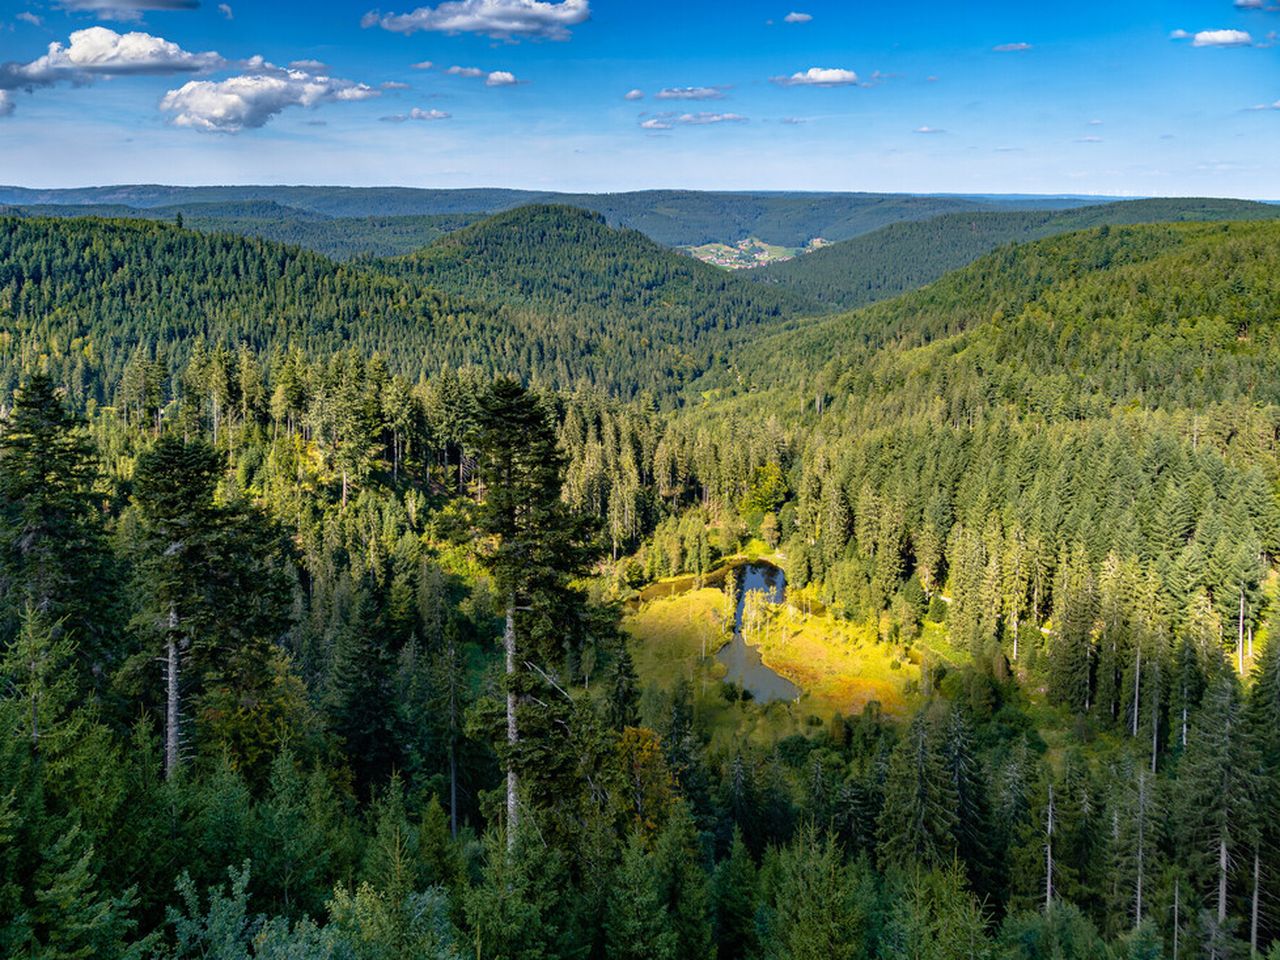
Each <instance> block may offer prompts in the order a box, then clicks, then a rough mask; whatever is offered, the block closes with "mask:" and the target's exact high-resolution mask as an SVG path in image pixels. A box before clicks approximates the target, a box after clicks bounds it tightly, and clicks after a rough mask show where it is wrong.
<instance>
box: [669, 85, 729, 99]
mask: <svg viewBox="0 0 1280 960" xmlns="http://www.w3.org/2000/svg"><path fill="white" fill-rule="evenodd" d="M653 96H654V99H655V100H723V99H724V91H723V90H721V89H720V88H719V87H666V88H664V89H662V90H659V91H658V92H657V93H655V94H654V95H653Z"/></svg>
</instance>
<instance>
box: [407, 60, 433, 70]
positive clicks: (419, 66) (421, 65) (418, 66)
mask: <svg viewBox="0 0 1280 960" xmlns="http://www.w3.org/2000/svg"><path fill="white" fill-rule="evenodd" d="M434 66H435V64H434V63H432V62H431V61H430V60H419V61H418V62H417V63H411V64H409V67H410V69H412V70H430V69H431V68H432V67H434Z"/></svg>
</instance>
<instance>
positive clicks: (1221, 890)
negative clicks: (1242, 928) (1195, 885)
mask: <svg viewBox="0 0 1280 960" xmlns="http://www.w3.org/2000/svg"><path fill="white" fill-rule="evenodd" d="M1226 921H1227V838H1226V837H1221V836H1220V837H1218V926H1222V924H1224V923H1226Z"/></svg>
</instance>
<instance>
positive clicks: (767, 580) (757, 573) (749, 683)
mask: <svg viewBox="0 0 1280 960" xmlns="http://www.w3.org/2000/svg"><path fill="white" fill-rule="evenodd" d="M729 575H730V576H733V577H735V578H736V579H737V587H738V591H737V592H738V608H737V610H735V611H734V619H733V639H732V640H731V641H729V643H727V644H725V645H724V646H723V647H721V648H720V650H719V651H718V652H717V653H716V659H717V660H719V661H720V662H721V663H723V664H724V665H725V667H726V669H727V671H728V672H727V674H726V677H725V679H727V680H728V681H730V682H731V683H736V684H740V685H741V686H742V689H744V690H748V691H750V693H751V696H752V697H753V698H754V699H756V700H758V701H760V702H761V703H768V702H769V701H771V700H794V699H796V697H798V696H799V695H800V689H799V688H798V687H797V686H796V685H795V684H794V683H792V682H791V681H790V680H788V679H787V678H786V677H784V676H782V675H781V674H778V673H775V672H774V671H773V670H771V669H769V667H767V666H765V664H764V661H763V660H761V659H760V651H759V649H757V648H756V647H753V646H752V645H751V644H749V643H747V642H746V640H744V639H743V636H742V617H743V614H744V612H745V611H746V608H747V594H748V593H763V594H764V598H763V599H764V600H766V601H767V602H768V603H782V601H783V599H784V598H785V597H786V592H787V577H786V574H784V573H783V572H782V571H781V570H779V569H778V568H777V567H775V566H774V565H773V564H771V563H745V564H742V565H741V566H738V567H735V568H733V569H732V570H731V571H730V574H729Z"/></svg>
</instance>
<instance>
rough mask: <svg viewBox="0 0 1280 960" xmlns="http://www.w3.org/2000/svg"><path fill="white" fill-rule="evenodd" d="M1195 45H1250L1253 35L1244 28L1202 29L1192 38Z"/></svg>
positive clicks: (1192, 43)
mask: <svg viewBox="0 0 1280 960" xmlns="http://www.w3.org/2000/svg"><path fill="white" fill-rule="evenodd" d="M1191 45H1192V46H1193V47H1248V46H1252V45H1253V37H1251V36H1250V35H1249V34H1248V33H1246V32H1245V31H1243V30H1201V31H1200V32H1199V33H1197V34H1196V35H1195V37H1194V38H1193V39H1192V40H1191Z"/></svg>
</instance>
